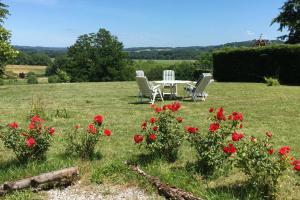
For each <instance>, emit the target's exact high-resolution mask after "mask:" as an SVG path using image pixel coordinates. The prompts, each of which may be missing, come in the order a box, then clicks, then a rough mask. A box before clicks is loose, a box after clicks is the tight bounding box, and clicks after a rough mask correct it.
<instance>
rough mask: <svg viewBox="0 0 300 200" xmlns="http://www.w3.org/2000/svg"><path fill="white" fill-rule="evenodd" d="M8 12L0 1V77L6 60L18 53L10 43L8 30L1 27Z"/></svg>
mask: <svg viewBox="0 0 300 200" xmlns="http://www.w3.org/2000/svg"><path fill="white" fill-rule="evenodd" d="M8 14H9V12H8V10H7V5H5V4H3V3H2V2H1V1H0V77H2V76H3V75H4V71H5V65H6V64H7V62H8V61H9V60H11V59H12V58H13V57H15V56H16V55H17V53H18V52H17V51H16V50H14V49H13V47H12V46H11V45H10V37H11V34H10V32H9V31H7V30H6V29H5V28H4V27H3V22H4V19H5V18H6V17H7V15H8Z"/></svg>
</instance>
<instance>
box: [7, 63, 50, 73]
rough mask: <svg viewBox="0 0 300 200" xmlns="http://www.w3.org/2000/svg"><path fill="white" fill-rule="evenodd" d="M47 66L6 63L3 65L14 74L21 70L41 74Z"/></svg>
mask: <svg viewBox="0 0 300 200" xmlns="http://www.w3.org/2000/svg"><path fill="white" fill-rule="evenodd" d="M46 68H47V66H39V65H7V66H6V67H5V70H6V71H10V72H13V73H16V74H19V73H21V72H23V73H25V74H26V73H28V72H34V73H35V74H38V75H43V74H45V72H46Z"/></svg>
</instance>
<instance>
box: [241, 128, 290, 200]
mask: <svg viewBox="0 0 300 200" xmlns="http://www.w3.org/2000/svg"><path fill="white" fill-rule="evenodd" d="M271 138H272V133H271V132H267V133H266V137H265V138H264V139H263V140H258V139H256V138H253V137H250V138H248V140H244V141H242V143H241V144H240V147H239V148H238V153H237V154H238V157H237V158H238V162H237V164H238V167H239V168H240V169H241V170H242V171H243V172H244V173H245V174H246V175H247V176H248V177H249V180H248V182H249V183H250V184H249V185H251V186H252V187H253V189H254V190H257V191H259V192H260V193H261V194H262V195H263V196H267V197H269V199H273V198H276V196H277V192H278V181H279V178H280V176H282V175H283V174H284V172H285V171H286V170H287V169H289V168H290V164H291V159H293V158H292V157H291V156H290V155H289V154H290V151H291V149H290V147H288V146H284V147H281V148H280V149H279V150H278V152H275V150H274V148H273V144H272V142H271Z"/></svg>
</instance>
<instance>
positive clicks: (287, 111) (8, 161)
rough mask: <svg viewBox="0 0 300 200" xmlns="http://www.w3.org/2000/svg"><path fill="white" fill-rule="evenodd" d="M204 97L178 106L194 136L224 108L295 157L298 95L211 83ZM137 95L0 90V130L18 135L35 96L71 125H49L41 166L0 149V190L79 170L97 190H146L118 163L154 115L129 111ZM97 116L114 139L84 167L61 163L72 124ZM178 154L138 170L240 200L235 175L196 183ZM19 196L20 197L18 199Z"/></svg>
mask: <svg viewBox="0 0 300 200" xmlns="http://www.w3.org/2000/svg"><path fill="white" fill-rule="evenodd" d="M207 92H208V93H209V98H208V99H207V100H206V101H205V102H197V103H194V102H190V101H183V102H182V105H183V106H182V110H181V111H180V114H181V115H182V116H183V117H184V118H185V122H184V123H185V124H186V125H194V126H198V127H199V129H200V132H201V131H206V130H207V127H208V121H207V120H206V117H207V114H208V113H207V111H208V108H209V107H211V106H214V107H217V106H223V107H224V109H225V111H228V112H231V111H240V112H243V113H244V115H245V123H244V126H245V133H246V134H252V135H255V136H258V137H262V136H264V133H265V132H266V131H267V130H271V131H273V133H274V140H275V142H276V145H277V146H281V145H286V144H288V145H290V146H291V147H292V148H293V149H294V150H295V154H296V156H297V157H300V149H299V146H300V145H299V144H300V140H299V139H298V135H299V130H300V123H299V121H300V114H299V110H300V104H299V102H300V87H289V86H279V87H267V86H265V85H263V84H255V83H241V84H238V83H213V84H212V85H210V86H209V87H208V91H207ZM136 94H137V86H136V83H135V82H124V83H81V84H51V85H50V84H42V85H17V86H0V124H7V123H8V122H11V121H18V122H19V123H20V125H21V126H22V127H24V126H25V127H26V126H27V122H26V116H27V115H28V112H29V109H30V103H31V99H32V97H33V96H42V97H43V98H44V100H45V101H46V102H47V110H48V113H49V115H50V114H51V113H52V114H53V113H54V112H55V110H56V109H58V108H66V109H67V110H68V111H69V113H70V114H71V118H68V119H62V118H52V120H50V121H49V122H48V124H49V125H53V126H55V127H56V129H57V135H56V137H55V138H56V139H55V142H54V145H53V147H52V148H51V150H50V152H49V156H48V157H49V158H48V161H47V162H46V163H42V164H40V163H32V164H29V165H28V166H19V165H18V164H16V163H15V162H14V161H13V159H14V157H13V154H12V152H10V151H8V150H7V149H5V148H4V147H3V145H2V144H1V143H0V152H1V154H0V183H1V182H4V181H8V180H15V179H17V178H21V177H25V176H30V175H35V174H38V173H41V172H45V171H49V170H54V169H58V168H62V167H68V166H71V165H75V164H78V165H80V169H81V173H82V179H83V180H84V181H86V182H89V181H90V179H92V180H93V181H95V182H103V181H104V182H105V181H113V182H114V183H115V184H119V183H120V184H122V183H125V182H132V183H137V184H142V185H143V186H147V187H148V185H147V184H145V181H144V180H143V179H138V178H137V177H136V176H135V175H133V174H132V173H131V172H129V171H127V170H126V167H125V166H124V165H123V164H122V162H123V161H124V160H127V159H130V158H132V156H136V155H138V154H139V153H140V152H139V151H140V150H138V149H137V148H136V147H135V145H134V144H133V141H132V135H133V134H135V133H138V131H139V128H140V123H141V121H142V120H143V119H148V118H149V117H150V116H151V115H152V111H151V110H150V109H149V106H148V105H147V104H132V103H133V102H135V101H136V100H137V99H136V97H135V95H136ZM158 104H160V102H158ZM97 113H100V114H103V115H104V116H105V125H107V126H108V127H110V128H111V129H112V131H113V135H112V136H111V137H110V138H105V139H103V141H102V142H101V143H100V144H99V145H98V148H99V150H100V151H101V152H102V154H103V158H102V159H101V160H95V161H92V162H83V161H78V160H74V159H71V158H68V157H67V156H65V155H63V154H62V153H63V136H64V132H65V131H66V130H67V129H69V128H71V127H73V126H74V125H75V124H81V125H82V127H84V128H85V125H86V124H87V123H88V121H89V120H91V119H92V117H93V116H94V114H97ZM181 152H182V153H181V157H180V159H179V160H178V161H177V162H175V163H173V164H167V163H165V162H161V161H154V162H153V163H151V164H148V165H145V166H143V168H144V169H145V170H146V171H147V172H149V173H150V174H152V175H157V176H159V177H160V178H161V179H162V180H164V181H166V182H168V183H171V184H173V185H176V186H179V187H182V188H184V189H186V190H189V191H191V192H193V193H195V194H196V195H199V196H202V197H204V198H206V199H239V198H240V197H241V196H243V195H244V193H243V192H240V189H238V190H229V189H228V188H229V186H233V185H235V184H236V183H237V182H238V181H239V180H241V179H242V178H241V176H240V175H239V173H237V174H234V175H232V176H230V177H227V178H221V179H219V180H216V181H208V182H205V181H203V180H201V177H200V176H193V175H192V174H189V173H188V172H187V171H186V170H185V164H186V163H187V162H188V161H193V160H194V159H195V157H194V153H193V150H192V149H191V148H190V147H189V146H188V144H185V145H184V147H183V148H182V150H181ZM293 181H294V180H293V179H292V180H288V178H287V177H285V178H284V181H283V183H282V185H281V187H282V188H281V190H282V193H281V197H282V198H285V197H286V196H289V195H291V194H293V196H295V198H296V199H300V194H299V192H298V191H299V187H298V188H297V187H295V186H294V184H293ZM148 188H149V187H148ZM234 191H235V192H234ZM292 192H293V193H292ZM16 196H18V194H17V195H16ZM20 196H26V195H24V194H22V193H21V194H20ZM249 198H251V197H249Z"/></svg>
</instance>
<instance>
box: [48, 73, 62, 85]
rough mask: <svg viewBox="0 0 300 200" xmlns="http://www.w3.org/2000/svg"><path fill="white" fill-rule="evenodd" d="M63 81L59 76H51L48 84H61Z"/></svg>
mask: <svg viewBox="0 0 300 200" xmlns="http://www.w3.org/2000/svg"><path fill="white" fill-rule="evenodd" d="M60 82H61V80H60V78H59V77H58V76H57V75H53V76H49V77H48V83H60Z"/></svg>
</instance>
